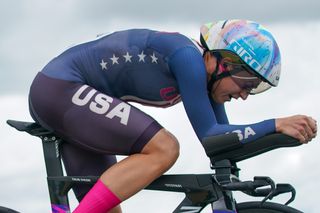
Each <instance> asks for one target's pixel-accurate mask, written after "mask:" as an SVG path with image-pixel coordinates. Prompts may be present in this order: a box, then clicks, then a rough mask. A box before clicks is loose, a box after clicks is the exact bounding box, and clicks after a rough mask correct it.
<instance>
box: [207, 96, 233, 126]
mask: <svg viewBox="0 0 320 213" xmlns="http://www.w3.org/2000/svg"><path fill="white" fill-rule="evenodd" d="M209 100H210V103H211V107H212V109H213V112H214V115H215V116H216V119H217V123H219V124H229V120H228V116H227V113H226V110H225V108H224V104H219V103H216V102H215V101H214V100H213V99H212V98H210V99H209Z"/></svg>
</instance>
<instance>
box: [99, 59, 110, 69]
mask: <svg viewBox="0 0 320 213" xmlns="http://www.w3.org/2000/svg"><path fill="white" fill-rule="evenodd" d="M107 64H108V63H107V62H105V61H104V60H103V59H102V60H101V63H100V66H101V69H102V70H106V69H108V68H107Z"/></svg>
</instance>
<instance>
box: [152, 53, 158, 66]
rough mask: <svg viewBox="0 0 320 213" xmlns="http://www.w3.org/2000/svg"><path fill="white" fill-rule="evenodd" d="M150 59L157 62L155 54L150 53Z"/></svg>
mask: <svg viewBox="0 0 320 213" xmlns="http://www.w3.org/2000/svg"><path fill="white" fill-rule="evenodd" d="M150 57H151V59H152V63H156V64H157V63H158V58H157V57H156V55H155V54H154V53H153V54H152V55H150Z"/></svg>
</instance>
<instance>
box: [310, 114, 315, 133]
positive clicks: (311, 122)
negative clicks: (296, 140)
mask: <svg viewBox="0 0 320 213" xmlns="http://www.w3.org/2000/svg"><path fill="white" fill-rule="evenodd" d="M308 124H309V126H310V128H311V130H312V132H313V133H316V132H317V121H316V120H315V119H313V118H312V117H309V118H308Z"/></svg>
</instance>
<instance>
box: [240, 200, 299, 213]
mask: <svg viewBox="0 0 320 213" xmlns="http://www.w3.org/2000/svg"><path fill="white" fill-rule="evenodd" d="M237 212H238V213H303V212H301V211H299V210H297V209H294V208H292V207H289V206H286V205H282V204H278V203H270V202H265V203H263V204H262V205H261V202H245V203H239V204H237Z"/></svg>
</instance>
